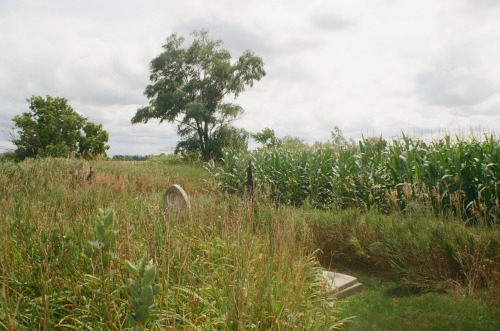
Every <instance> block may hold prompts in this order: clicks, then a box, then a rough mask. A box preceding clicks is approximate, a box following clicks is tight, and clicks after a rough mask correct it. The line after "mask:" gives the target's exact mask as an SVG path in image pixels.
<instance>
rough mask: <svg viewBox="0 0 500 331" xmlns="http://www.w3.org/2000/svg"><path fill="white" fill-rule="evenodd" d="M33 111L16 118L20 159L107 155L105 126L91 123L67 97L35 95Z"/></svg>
mask: <svg viewBox="0 0 500 331" xmlns="http://www.w3.org/2000/svg"><path fill="white" fill-rule="evenodd" d="M27 101H28V102H29V104H30V107H29V108H30V111H29V112H26V113H23V114H22V115H17V116H15V117H14V118H13V119H12V121H13V122H14V124H15V126H16V128H17V129H16V128H14V130H17V135H18V137H17V138H14V139H13V141H12V142H13V144H14V145H15V146H16V147H17V149H16V150H15V151H14V154H15V158H16V159H17V160H23V159H25V158H27V157H36V156H42V157H44V156H52V157H69V156H72V155H80V156H82V157H85V158H93V157H95V156H97V155H106V150H108V149H109V146H108V145H106V143H107V142H108V133H107V132H106V131H104V130H103V129H102V125H100V124H99V125H98V124H94V123H92V122H88V121H87V119H86V118H84V117H83V116H81V115H80V114H78V113H77V112H75V111H74V110H73V108H71V106H70V105H69V104H68V100H66V99H64V98H52V97H51V96H47V97H46V98H45V99H44V98H42V97H40V96H33V97H31V98H30V99H27Z"/></svg>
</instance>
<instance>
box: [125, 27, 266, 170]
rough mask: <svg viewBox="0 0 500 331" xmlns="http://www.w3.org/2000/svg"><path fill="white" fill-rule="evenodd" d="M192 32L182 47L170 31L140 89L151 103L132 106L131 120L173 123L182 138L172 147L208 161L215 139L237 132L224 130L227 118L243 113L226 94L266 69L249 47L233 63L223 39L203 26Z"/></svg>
mask: <svg viewBox="0 0 500 331" xmlns="http://www.w3.org/2000/svg"><path fill="white" fill-rule="evenodd" d="M192 36H193V37H194V40H193V42H192V44H191V46H189V47H188V48H183V47H182V44H183V42H184V38H183V37H178V36H177V35H176V34H173V35H171V36H170V37H169V38H168V39H167V42H166V44H165V45H163V52H162V53H161V54H160V55H159V56H157V57H156V58H154V59H153V60H152V61H151V65H150V69H151V75H150V80H151V84H150V85H148V86H147V87H146V90H145V91H144V94H145V95H146V96H147V97H148V99H150V103H149V105H148V106H146V107H142V108H139V109H138V110H137V112H136V114H135V116H134V117H133V118H132V123H134V124H135V123H147V122H148V121H149V120H151V119H159V120H160V122H163V121H168V122H177V123H178V129H177V133H178V134H179V136H180V137H181V138H182V140H181V142H180V143H179V144H178V146H177V150H178V151H181V150H185V151H192V150H195V149H197V150H199V151H200V153H201V155H202V157H203V159H204V160H205V161H209V160H210V159H212V158H213V157H214V156H216V154H217V153H218V150H217V149H221V148H222V147H223V146H220V143H224V142H225V141H226V139H225V138H227V135H228V132H229V133H230V132H236V131H234V130H233V131H231V130H229V129H230V128H231V126H230V125H231V122H232V121H233V120H235V119H236V118H237V117H238V116H239V115H240V114H241V113H243V108H241V107H240V106H239V105H237V104H233V103H229V102H227V98H228V97H229V96H234V97H235V98H236V97H238V95H239V94H240V93H241V92H243V91H244V90H245V88H246V87H247V86H250V87H251V86H253V83H254V81H259V80H260V79H261V78H262V77H264V76H265V71H264V68H263V67H264V64H263V62H262V59H261V58H260V57H258V56H255V55H254V54H253V53H251V52H250V51H246V52H244V53H243V54H242V55H241V56H240V57H239V58H238V60H237V61H236V62H234V63H232V62H231V54H230V53H229V51H227V50H225V49H222V48H221V46H222V41H221V40H212V39H210V38H209V36H208V31H206V30H202V31H195V32H193V33H192ZM224 130H229V131H226V132H224ZM238 135H239V134H238ZM221 136H223V137H221ZM223 138H224V139H223ZM232 139H234V137H233V138H232Z"/></svg>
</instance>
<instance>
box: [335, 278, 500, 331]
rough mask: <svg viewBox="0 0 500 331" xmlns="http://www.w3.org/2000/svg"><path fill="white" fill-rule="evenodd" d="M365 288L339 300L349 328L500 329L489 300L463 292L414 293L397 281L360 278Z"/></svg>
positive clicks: (364, 330)
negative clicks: (407, 290) (462, 293)
mask: <svg viewBox="0 0 500 331" xmlns="http://www.w3.org/2000/svg"><path fill="white" fill-rule="evenodd" d="M361 282H362V283H363V285H365V289H364V291H362V292H360V293H358V294H356V295H354V296H352V297H349V298H346V299H344V300H342V301H341V302H339V304H338V305H339V307H340V308H341V309H343V315H344V317H348V316H355V317H354V318H353V319H352V320H350V321H349V322H347V323H346V325H345V329H346V330H348V331H349V330H353V331H354V330H362V331H367V330H384V331H387V330H453V331H457V330H464V331H471V330H474V331H476V330H477V331H480V330H485V331H486V330H492V331H493V330H500V315H499V314H495V313H494V312H493V310H492V309H491V308H490V307H488V304H487V302H485V301H482V300H480V299H477V298H471V297H467V296H463V295H460V294H437V293H423V294H411V293H407V292H406V293H405V291H403V290H401V289H400V288H398V285H397V284H395V283H389V284H387V283H385V284H384V283H381V282H380V281H379V280H375V281H374V280H373V279H367V280H363V279H361Z"/></svg>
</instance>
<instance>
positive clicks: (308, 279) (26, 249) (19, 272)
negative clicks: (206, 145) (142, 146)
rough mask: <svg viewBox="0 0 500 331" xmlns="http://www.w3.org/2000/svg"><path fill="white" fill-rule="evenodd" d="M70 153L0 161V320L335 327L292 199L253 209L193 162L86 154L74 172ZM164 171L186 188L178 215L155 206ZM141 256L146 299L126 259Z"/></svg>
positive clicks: (86, 325)
mask: <svg viewBox="0 0 500 331" xmlns="http://www.w3.org/2000/svg"><path fill="white" fill-rule="evenodd" d="M77 162H78V161H76V160H62V159H43V160H26V161H23V162H21V163H17V164H15V163H10V162H6V163H0V223H1V224H0V329H5V330H36V329H39V330H52V329H76V330H122V329H130V328H133V327H145V326H146V325H147V327H149V328H151V329H156V330H182V329H186V330H187V329H189V330H224V329H227V330H234V329H240V330H243V329H244V330H246V329H255V330H276V329H299V330H301V329H302V330H309V329H318V328H321V329H322V328H337V327H339V325H340V321H338V320H337V319H336V317H335V316H336V313H335V309H332V308H331V306H330V305H329V304H330V301H331V299H330V298H328V297H326V296H325V294H324V293H325V291H324V289H323V286H324V285H323V282H322V281H321V270H322V269H321V268H320V266H319V264H318V263H317V262H316V260H315V258H314V256H315V253H314V247H313V246H312V245H311V234H310V232H309V231H308V227H307V225H306V223H305V221H304V220H303V219H302V218H300V217H299V215H298V214H297V211H295V210H294V209H292V208H286V207H283V208H278V209H273V208H270V207H269V208H268V207H266V206H265V205H261V206H260V207H259V210H258V212H257V213H256V214H255V213H254V212H253V211H250V210H249V206H248V205H247V203H246V202H245V201H244V200H242V199H240V198H238V197H231V196H224V195H220V194H218V193H216V192H214V191H213V185H212V184H211V183H210V181H209V178H208V177H207V174H206V173H205V171H204V170H203V169H201V168H194V167H186V166H184V165H174V164H167V165H166V164H163V163H161V162H95V163H93V164H92V166H93V168H94V170H95V173H96V175H95V178H94V180H93V182H92V183H87V182H83V183H82V182H77V181H74V180H73V179H72V178H71V176H70V175H69V170H70V169H71V168H72V167H74V166H75V165H76V164H77ZM174 183H177V184H180V185H181V186H182V187H183V188H184V189H185V190H186V192H187V193H188V195H189V196H190V199H191V207H192V210H191V213H190V217H189V219H187V220H186V221H185V222H184V223H180V222H179V220H177V219H176V217H175V215H173V214H169V213H168V212H165V211H164V210H163V206H162V196H163V192H164V191H165V190H166V188H167V187H168V186H169V185H171V184H174ZM100 207H102V208H111V209H112V210H114V221H113V224H111V223H109V222H108V221H102V220H101V221H99V217H101V216H102V214H101V216H99V208H100ZM96 222H104V223H102V224H101V227H102V228H99V226H96V224H97V223H96ZM106 222H108V223H106ZM103 229H104V230H103ZM108 234H109V235H108ZM111 237H113V238H114V237H116V238H115V239H113V242H114V244H113V245H111V244H110V245H108V246H106V242H107V240H108V238H111ZM105 247H108V248H109V251H108V250H106V249H105ZM89 252H93V253H91V254H88V253H89ZM141 260H142V261H150V260H152V261H153V262H152V263H153V265H154V267H155V269H154V270H155V275H156V278H155V281H154V284H157V285H158V286H156V285H155V288H157V287H158V293H157V294H155V295H154V300H153V301H152V298H151V297H150V294H149V293H151V292H150V291H149V290H144V291H146V292H147V293H146V292H145V293H146V294H144V295H145V297H140V295H141V296H142V294H141V293H139V292H133V291H132V292H131V287H130V286H132V287H133V285H130V284H131V281H130V279H132V280H134V279H135V280H134V281H135V282H136V283H137V282H139V279H140V277H139V276H141V275H142V274H139V276H137V275H133V274H131V271H130V270H133V268H130V265H132V266H133V265H140V262H139V261H141ZM104 261H106V263H104ZM125 261H130V262H127V263H125ZM126 265H129V267H128V268H127V267H125V266H126ZM104 266H106V268H104ZM147 268H149V269H148V270H153V269H152V268H153V266H151V265H149V266H148V267H147ZM138 277H139V278H138ZM144 277H145V276H144ZM148 284H151V281H150V280H149V281H148V282H146V283H145V284H143V285H144V286H145V287H144V288H150V287H151V288H152V285H151V286H150V285H148ZM148 286H149V287H148ZM141 291H142V290H141ZM148 291H149V292H148ZM139 299H140V300H142V301H137V300H139ZM134 300H136V301H134ZM134 302H136V303H134ZM137 302H139V303H137ZM141 302H143V303H145V304H146V305H147V306H148V307H149V308H148V309H149V310H148V311H150V313H151V314H152V316H150V317H151V318H149V317H148V315H143V311H141V309H142V308H140V304H141ZM151 302H154V304H153V305H150V303H151ZM143 317H144V318H143ZM134 323H135V324H134Z"/></svg>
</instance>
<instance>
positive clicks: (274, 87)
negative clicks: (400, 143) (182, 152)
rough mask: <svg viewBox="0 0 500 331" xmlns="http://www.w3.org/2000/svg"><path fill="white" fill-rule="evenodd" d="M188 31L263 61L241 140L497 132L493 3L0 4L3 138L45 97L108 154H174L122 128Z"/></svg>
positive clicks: (167, 142) (144, 131)
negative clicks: (168, 49)
mask: <svg viewBox="0 0 500 331" xmlns="http://www.w3.org/2000/svg"><path fill="white" fill-rule="evenodd" d="M197 29H209V30H210V35H211V37H212V38H214V39H222V40H223V42H224V48H226V49H228V50H230V51H231V54H232V55H233V57H234V58H237V57H238V56H239V55H241V53H242V52H243V51H245V50H247V49H248V50H251V51H253V52H254V53H256V54H257V55H259V56H260V57H262V58H263V60H264V63H265V70H266V72H267V75H266V77H264V78H263V79H262V80H261V81H260V82H257V83H256V84H255V85H254V87H253V88H250V89H248V90H246V91H245V92H244V93H243V94H242V95H240V97H239V98H238V99H237V102H238V103H239V104H240V105H241V106H243V108H244V109H245V114H244V116H243V117H242V118H241V119H240V120H238V121H237V122H236V124H237V126H239V127H243V128H245V129H246V130H248V131H251V132H257V131H260V130H262V129H264V128H265V127H270V128H272V129H274V130H275V131H276V134H277V135H278V136H285V135H291V136H297V137H299V138H301V139H303V140H305V141H307V142H314V141H317V140H323V141H324V140H327V139H328V138H329V137H330V132H331V131H332V130H333V129H334V127H335V126H338V127H339V128H340V129H341V130H342V131H343V132H344V135H345V136H347V137H353V138H355V139H356V138H357V137H360V136H361V134H364V135H365V136H367V135H383V136H384V137H393V136H395V135H398V133H400V132H401V131H404V132H408V133H410V134H411V135H422V134H424V135H425V134H428V133H429V132H433V133H436V132H439V131H443V130H447V131H450V132H455V131H457V130H464V131H469V130H470V129H471V128H472V129H480V130H491V131H497V132H498V130H499V125H500V0H418V1H415V0H408V1H406V0H308V1H298V0H272V1H270V0H245V1H235V0H211V1H206V0H170V1H169V0H163V1H160V0H140V1H131V0H86V1H78V0H19V1H16V0H1V1H0V48H1V51H0V128H3V129H5V128H9V127H12V122H10V119H11V118H12V117H13V116H15V115H17V114H21V113H23V112H26V111H28V103H27V102H26V99H27V98H29V97H31V96H32V95H41V96H45V95H50V96H53V97H64V98H66V99H68V100H69V103H70V105H71V106H72V107H73V108H74V109H75V110H77V111H78V112H80V113H81V114H83V116H85V117H88V119H89V120H90V121H92V122H95V123H100V124H103V126H104V128H105V129H106V130H107V131H108V132H109V134H110V140H109V145H110V146H111V149H110V151H109V153H108V154H109V155H115V154H129V155H132V154H140V155H145V154H158V153H161V152H162V150H164V149H169V148H170V149H171V148H172V147H174V146H175V144H176V142H177V136H176V134H175V127H174V126H173V125H170V124H158V123H157V122H151V123H149V124H147V125H145V124H137V125H134V126H132V125H131V124H130V119H131V118H132V116H133V115H134V114H135V111H136V110H137V108H138V107H140V106H144V105H146V104H147V103H148V100H147V99H146V98H145V97H144V96H143V91H144V88H145V87H146V85H147V84H148V83H149V81H148V76H149V62H150V61H151V59H152V58H153V57H155V56H156V55H158V54H159V53H160V52H161V46H162V45H163V44H164V42H165V39H166V38H167V37H168V36H169V35H170V34H172V33H178V34H179V35H182V36H186V37H188V39H189V34H190V32H192V31H193V30H197ZM186 46H188V44H187V43H186ZM0 140H5V139H4V137H1V139H0ZM0 146H3V147H6V146H7V145H6V143H5V141H3V142H1V143H0Z"/></svg>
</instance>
